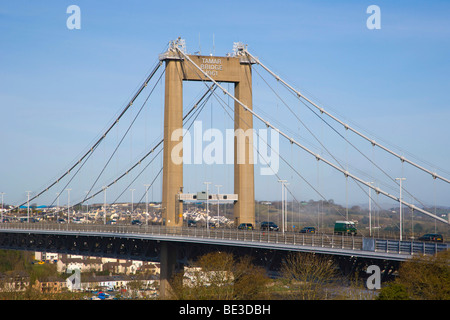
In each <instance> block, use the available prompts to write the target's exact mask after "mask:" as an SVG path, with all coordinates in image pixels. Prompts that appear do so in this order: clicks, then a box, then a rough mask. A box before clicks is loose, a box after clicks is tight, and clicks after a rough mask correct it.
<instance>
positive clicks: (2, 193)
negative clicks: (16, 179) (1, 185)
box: [0, 192, 6, 223]
mask: <svg viewBox="0 0 450 320" xmlns="http://www.w3.org/2000/svg"><path fill="white" fill-rule="evenodd" d="M0 194H1V195H2V222H1V223H3V196H4V195H5V194H6V193H4V192H1V193H0Z"/></svg>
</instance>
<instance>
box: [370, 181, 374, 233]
mask: <svg viewBox="0 0 450 320" xmlns="http://www.w3.org/2000/svg"><path fill="white" fill-rule="evenodd" d="M373 183H374V182H373V181H370V182H369V184H370V185H372V184H373ZM371 191H372V188H371V187H369V235H370V236H372V197H371Z"/></svg>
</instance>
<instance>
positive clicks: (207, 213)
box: [203, 182, 211, 231]
mask: <svg viewBox="0 0 450 320" xmlns="http://www.w3.org/2000/svg"><path fill="white" fill-rule="evenodd" d="M203 183H204V184H206V230H207V231H209V224H208V218H209V212H208V209H209V208H208V199H209V188H208V186H209V185H210V184H211V182H203Z"/></svg>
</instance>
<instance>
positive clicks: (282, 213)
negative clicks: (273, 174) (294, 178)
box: [278, 180, 287, 234]
mask: <svg viewBox="0 0 450 320" xmlns="http://www.w3.org/2000/svg"><path fill="white" fill-rule="evenodd" d="M278 182H281V230H282V232H283V234H284V227H285V226H284V215H285V212H284V197H285V194H284V193H285V187H284V184H285V183H286V182H287V180H278Z"/></svg>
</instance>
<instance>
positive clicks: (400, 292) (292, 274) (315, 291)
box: [0, 250, 450, 300]
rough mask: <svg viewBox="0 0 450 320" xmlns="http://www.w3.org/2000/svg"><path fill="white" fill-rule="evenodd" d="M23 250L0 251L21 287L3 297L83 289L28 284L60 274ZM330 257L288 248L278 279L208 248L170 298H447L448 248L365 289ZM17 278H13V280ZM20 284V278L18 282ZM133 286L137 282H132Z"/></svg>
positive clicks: (0, 280) (1, 283)
mask: <svg viewBox="0 0 450 320" xmlns="http://www.w3.org/2000/svg"><path fill="white" fill-rule="evenodd" d="M33 262H34V260H33V255H32V253H30V252H25V251H12V250H0V270H1V271H0V288H6V287H5V284H6V281H8V279H11V278H14V279H15V280H16V283H19V286H21V288H22V289H23V290H21V291H16V290H5V289H4V290H3V291H1V290H0V299H5V300H17V299H26V300H38V299H39V300H40V299H49V300H58V299H63V300H67V299H83V297H85V296H86V294H83V293H71V292H61V293H41V292H38V291H37V290H35V289H34V288H33V287H32V284H33V283H34V282H35V281H36V280H44V279H46V278H55V277H59V278H64V275H59V274H58V273H57V272H56V267H55V265H52V264H37V263H33ZM337 270H338V268H337V266H336V265H335V264H334V262H333V260H331V259H328V258H325V257H324V256H321V255H315V254H308V253H293V254H290V255H288V256H287V257H286V258H285V259H284V260H283V262H282V266H281V270H280V271H281V272H280V278H278V279H270V278H269V277H268V276H267V274H266V272H265V270H264V269H263V268H261V267H258V266H256V265H255V264H254V263H253V262H252V260H251V259H250V258H249V257H236V256H234V255H233V254H231V253H226V252H212V253H208V254H205V255H203V256H201V257H199V258H198V259H197V260H196V261H194V262H191V263H190V265H189V268H186V269H185V272H184V273H180V274H177V275H176V276H175V277H174V278H173V280H172V298H173V299H181V300H252V299H273V300H276V299H282V300H287V299H294V300H324V299H327V300H328V299H339V300H344V299H349V300H363V299H379V300H450V252H449V251H446V252H441V253H439V254H437V255H436V256H420V257H416V258H414V259H411V260H409V261H406V262H404V263H402V264H401V266H400V269H399V271H398V276H397V277H396V278H395V280H393V281H391V282H390V283H382V289H381V290H378V291H370V290H367V289H366V288H365V282H364V280H363V279H360V278H358V277H357V275H356V274H354V275H352V276H351V278H342V276H341V275H340V274H339V273H338V272H337ZM17 280H18V281H17ZM20 283H23V285H22V284H20ZM132 286H134V287H135V289H136V290H138V287H139V284H138V283H137V282H136V283H135V284H132Z"/></svg>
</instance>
